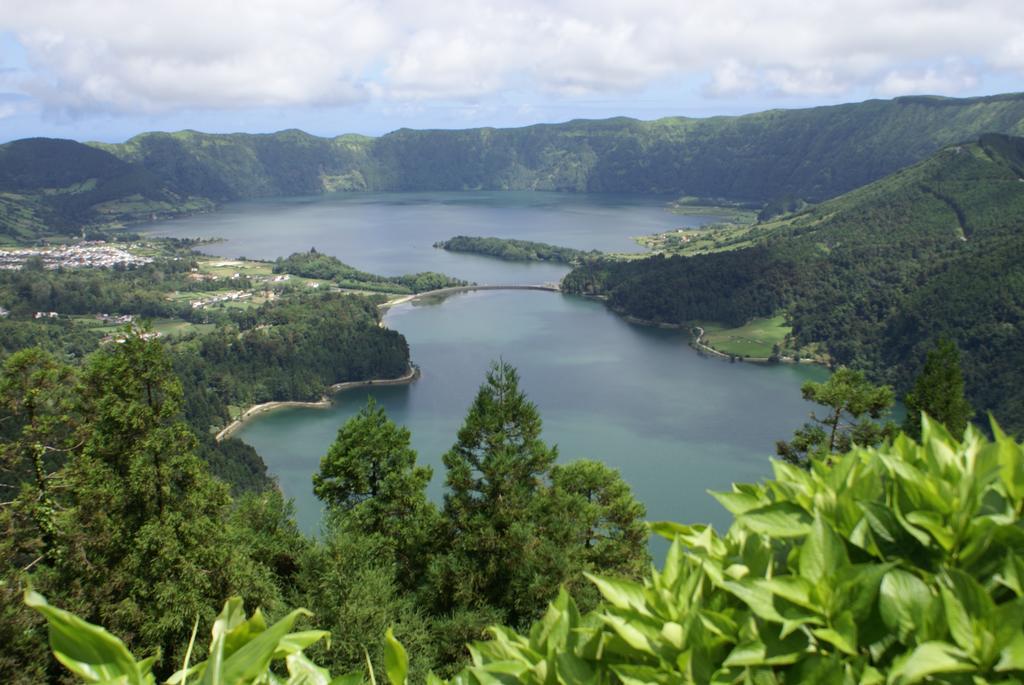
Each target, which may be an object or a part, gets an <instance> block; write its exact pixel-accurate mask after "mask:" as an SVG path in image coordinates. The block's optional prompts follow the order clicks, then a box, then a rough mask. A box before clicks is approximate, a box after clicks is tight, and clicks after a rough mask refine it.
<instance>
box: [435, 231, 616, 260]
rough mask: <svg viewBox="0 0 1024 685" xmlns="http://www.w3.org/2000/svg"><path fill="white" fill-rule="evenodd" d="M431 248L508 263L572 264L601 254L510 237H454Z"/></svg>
mask: <svg viewBox="0 0 1024 685" xmlns="http://www.w3.org/2000/svg"><path fill="white" fill-rule="evenodd" d="M434 247H436V248H439V249H442V250H448V251H450V252H468V253H470V254H481V255H486V256H488V257H497V258H498V259H505V260H508V261H510V262H557V263H560V264H572V263H573V262H576V261H578V260H579V259H581V258H583V257H587V256H589V257H597V256H599V255H600V254H601V253H600V252H597V251H596V250H591V251H589V252H588V251H586V250H574V249H573V248H571V247H559V246H557V245H549V244H547V243H538V242H535V241H533V240H515V239H512V238H485V237H478V236H466V235H457V236H455V237H454V238H449V239H448V240H442V241H440V242H436V243H434Z"/></svg>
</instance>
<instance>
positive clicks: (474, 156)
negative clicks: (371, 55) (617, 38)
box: [0, 93, 1024, 240]
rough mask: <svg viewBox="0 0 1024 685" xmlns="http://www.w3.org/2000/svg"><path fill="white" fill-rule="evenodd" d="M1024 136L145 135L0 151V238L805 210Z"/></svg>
mask: <svg viewBox="0 0 1024 685" xmlns="http://www.w3.org/2000/svg"><path fill="white" fill-rule="evenodd" d="M993 132H994V133H1007V134H1018V135H1024V94H1020V93H1018V94H1007V95H996V96H991V97H982V98H967V99H954V98H939V97H904V98H896V99H894V100H870V101H867V102H862V103H856V104H846V105H838V106H832V107H816V108H813V109H797V110H772V111H768V112H761V113H758V114H750V115H746V116H737V117H711V118H706V119H688V118H678V117H677V118H666V119H659V120H657V121H637V120H634V119H627V118H615V119H607V120H600V121H583V120H579V121H570V122H567V123H563V124H540V125H536V126H528V127H524V128H515V129H493V128H479V129H466V130H456V131H448V130H430V131H413V130H408V129H401V130H398V131H395V132H393V133H389V134H387V135H384V136H381V137H379V138H370V137H366V136H357V135H345V136H339V137H337V138H319V137H316V136H312V135H309V134H307V133H303V132H302V131H295V130H291V131H281V132H279V133H273V134H265V135H252V134H223V135H222V134H204V133H197V132H194V131H182V132H178V133H144V134H141V135H139V136H136V137H134V138H132V139H131V140H129V141H127V142H125V143H121V144H100V143H94V144H82V143H76V142H73V141H66V140H52V139H43V138H33V139H26V140H20V141H14V142H11V143H7V144H5V145H2V146H0V236H3V235H6V236H7V237H8V238H9V239H12V238H13V239H17V240H30V239H32V238H34V237H36V236H38V235H40V234H41V233H46V232H58V233H59V232H77V231H79V230H81V229H82V228H83V227H94V226H104V225H111V224H115V225H116V224H124V223H131V222H135V221H140V220H146V219H151V218H154V217H158V218H163V217H168V216H175V215H179V214H185V213H191V212H196V211H206V210H209V209H211V208H213V207H214V206H216V205H217V204H218V203H222V202H225V201H231V200H239V199H246V198H255V197H265V196H274V195H303V194H316V193H323V192H330V191H339V190H345V191H360V190H376V191H392V190H394V191H414V190H472V189H491V190H493V189H497V190H557V191H572V192H600V193H615V192H623V193H647V194H671V195H676V196H679V195H687V196H697V197H704V198H711V199H716V198H717V199H723V200H729V201H743V202H749V203H753V204H755V205H760V204H765V203H768V202H771V201H778V200H781V199H785V198H799V199H803V200H808V201H811V202H819V201H822V200H825V199H828V198H832V197H835V196H837V195H839V194H841V193H844V192H846V191H849V190H852V189H854V188H857V187H859V186H861V185H864V184H866V183H869V182H871V181H874V180H877V179H879V178H881V177H883V176H885V175H886V174H889V173H892V172H893V171H896V170H897V169H900V168H902V167H904V166H907V165H909V164H913V163H914V162H917V161H920V160H922V159H924V158H926V157H927V156H928V155H930V154H932V153H934V152H935V151H936V150H938V149H940V148H942V147H944V146H947V145H950V144H953V143H958V142H965V141H971V140H975V139H977V138H978V136H980V135H981V134H984V133H993Z"/></svg>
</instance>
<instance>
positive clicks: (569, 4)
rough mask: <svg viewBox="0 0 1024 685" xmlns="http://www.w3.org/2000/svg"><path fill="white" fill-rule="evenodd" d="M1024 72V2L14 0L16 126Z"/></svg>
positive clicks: (399, 120) (635, 113)
mask: <svg viewBox="0 0 1024 685" xmlns="http://www.w3.org/2000/svg"><path fill="white" fill-rule="evenodd" d="M1016 91H1024V1H1022V0H615V1H611V0H547V1H538V0H478V1H473V0H462V1H450V0H391V1H381V0H287V2H286V1H284V0H245V1H244V2H241V1H238V0H173V1H165V0H0V141H8V140H13V139H17V138H24V137H29V136H52V137H63V138H72V139H76V140H101V141H108V142H119V141H123V140H126V139H127V138H129V137H131V136H132V135H134V134H136V133H140V132H143V131H152V130H164V131H168V130H181V129H186V128H190V129H196V130H201V131H210V132H235V131H245V132H254V133H259V132H271V131H277V130H281V129H286V128H300V129H303V130H305V131H308V132H310V133H314V134H317V135H324V136H334V135H339V134H342V133H362V134H366V135H381V134H383V133H386V132H388V131H391V130H394V129H397V128H402V127H408V128H421V129H422V128H468V127H476V126H499V127H504V126H525V125H529V124H533V123H541V122H558V121H567V120H570V119H576V118H604V117H611V116H631V117H636V118H639V119H656V118H659V117H663V116H692V117H706V116H713V115H717V114H742V113H747V112H755V111H761V110H765V109H772V108H777V107H783V108H797V107H810V106H818V105H829V104H837V103H841V102H854V101H860V100H866V99H869V98H889V97H894V96H897V95H908V94H922V93H926V94H934V95H946V96H954V97H966V96H974V95H987V94H994V93H1003V92H1016Z"/></svg>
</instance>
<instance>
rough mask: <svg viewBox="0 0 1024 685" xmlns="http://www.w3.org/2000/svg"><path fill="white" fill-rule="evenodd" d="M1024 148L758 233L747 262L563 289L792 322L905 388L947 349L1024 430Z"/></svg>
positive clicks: (640, 306) (676, 267)
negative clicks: (932, 353) (954, 347)
mask: <svg viewBox="0 0 1024 685" xmlns="http://www.w3.org/2000/svg"><path fill="white" fill-rule="evenodd" d="M1022 177H1024V139H1022V138H1015V137H1008V136H999V135H987V136H983V137H982V138H981V139H980V141H979V142H977V143H972V144H964V145H956V146H952V147H949V148H946V149H944V150H942V151H941V152H939V153H938V154H936V155H935V156H934V157H932V158H930V159H929V160H927V161H925V162H922V163H920V164H917V165H914V166H911V167H909V168H907V169H905V170H903V171H900V172H898V173H896V174H894V175H892V176H889V177H887V178H885V179H883V180H881V181H878V182H875V183H873V184H870V185H868V186H865V187H864V188H860V189H858V190H856V191H853V192H851V193H848V194H846V195H843V196H840V197H838V198H836V199H834V200H831V201H829V202H825V203H822V204H820V205H817V206H814V207H812V208H809V209H806V210H804V211H801V212H798V213H795V214H790V215H785V216H782V217H778V218H775V219H772V220H769V221H768V222H766V223H763V224H759V225H757V226H755V227H754V228H753V229H752V232H756V233H755V234H756V235H759V236H760V238H759V239H758V241H757V242H756V244H755V245H753V246H752V247H749V248H745V249H736V250H728V251H722V252H718V253H712V254H705V255H697V256H692V257H667V258H666V257H661V256H656V257H652V258H650V259H647V260H638V261H630V262H616V261H612V260H587V261H586V262H585V263H583V264H581V265H580V266H578V267H576V268H575V269H574V270H573V272H572V273H570V274H569V275H568V276H567V277H566V278H565V280H564V282H563V287H564V288H565V289H566V290H567V291H569V292H577V293H585V294H597V295H602V296H604V297H607V300H608V303H609V305H610V306H611V307H613V308H614V309H616V310H618V311H621V312H624V313H628V314H631V315H633V316H636V317H639V318H642V319H648V320H652V321H658V322H671V323H684V322H688V321H694V320H701V319H705V320H715V321H720V322H722V323H725V324H728V325H735V326H738V325H741V324H743V323H744V322H746V321H748V320H749V319H751V318H753V317H758V316H768V315H771V314H773V313H776V312H778V311H785V312H786V313H787V317H788V319H789V321H790V322H791V323H792V326H793V333H794V334H795V335H796V336H797V337H798V338H799V340H800V342H801V343H802V344H807V343H811V342H821V343H824V344H825V345H826V346H827V348H828V351H829V354H830V355H831V357H832V359H833V360H834V361H835V363H837V364H844V365H851V366H855V367H858V368H863V369H867V370H869V371H870V372H871V373H872V374H873V376H874V377H875V378H876V379H878V380H884V381H886V382H891V383H895V384H896V385H897V387H899V388H901V389H905V388H906V387H908V384H909V382H910V379H911V378H913V376H914V374H915V373H916V372H917V370H918V369H919V368H920V366H921V364H922V363H923V362H924V356H925V351H926V349H927V348H928V347H929V346H930V345H931V344H933V342H934V341H935V340H936V339H938V338H941V337H945V338H949V339H952V340H954V341H955V342H956V343H957V344H958V345H959V347H960V349H961V350H963V353H964V365H965V371H966V376H967V387H968V394H969V396H970V398H971V400H972V402H973V403H974V405H975V406H976V407H978V408H979V409H980V410H982V411H991V412H993V413H994V414H995V415H996V417H997V418H1000V419H1001V420H1002V421H1004V422H1005V423H1006V425H1007V426H1008V427H1010V428H1012V429H1013V430H1014V431H1020V430H1022V429H1024V411H1022V409H1024V392H1022V391H1021V388H1024V382H1022V380H1024V379H1022V378H1021V376H1020V374H1021V369H1024V365H1022V363H1021V362H1022V361H1024V344H1022V340H1024V338H1022V337H1021V336H1020V330H1019V329H1020V326H1021V324H1022V322H1024V278H1022V273H1021V268H1022V267H1021V264H1020V263H1019V260H1018V259H1017V258H1016V255H1019V254H1021V250H1022V249H1024V233H1022V231H1021V226H1024V183H1021V180H1020V179H1021V178H1022Z"/></svg>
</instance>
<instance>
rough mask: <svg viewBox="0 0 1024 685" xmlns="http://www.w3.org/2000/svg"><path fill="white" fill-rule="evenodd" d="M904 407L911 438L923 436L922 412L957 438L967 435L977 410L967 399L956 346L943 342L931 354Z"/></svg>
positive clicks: (907, 396)
mask: <svg viewBox="0 0 1024 685" xmlns="http://www.w3.org/2000/svg"><path fill="white" fill-rule="evenodd" d="M903 403H904V404H905V405H906V407H907V417H906V419H905V420H904V422H903V430H904V432H906V433H907V435H910V436H911V437H915V438H916V437H919V436H920V435H921V413H922V412H924V413H925V414H928V416H930V417H932V418H933V419H934V420H936V421H938V422H939V423H942V424H943V425H945V426H946V429H947V430H948V431H949V432H950V433H951V434H952V435H953V436H954V437H960V436H961V435H963V434H964V431H965V430H966V429H967V423H968V421H970V420H971V417H972V416H974V410H973V409H972V408H971V405H970V403H969V402H968V401H967V398H965V397H964V374H963V371H962V370H961V368H960V350H959V349H958V348H957V346H956V343H955V342H953V341H952V340H940V341H939V342H938V343H937V344H936V345H935V348H934V349H932V350H929V352H928V358H927V359H926V360H925V363H924V368H922V369H921V373H920V374H918V376H917V379H916V380H915V381H914V387H913V389H911V391H910V392H908V393H907V394H906V396H905V397H904V399H903Z"/></svg>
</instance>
